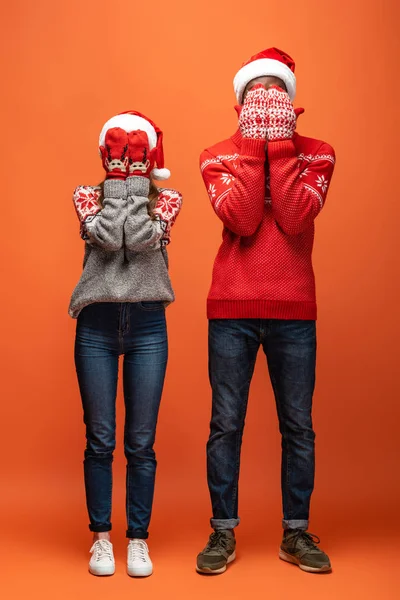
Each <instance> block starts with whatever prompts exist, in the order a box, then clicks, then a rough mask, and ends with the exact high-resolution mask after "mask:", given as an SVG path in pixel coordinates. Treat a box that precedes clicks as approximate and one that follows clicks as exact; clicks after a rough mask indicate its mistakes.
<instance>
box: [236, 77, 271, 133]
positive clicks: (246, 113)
mask: <svg viewBox="0 0 400 600" xmlns="http://www.w3.org/2000/svg"><path fill="white" fill-rule="evenodd" d="M267 106H268V92H267V90H266V89H265V87H264V86H263V85H262V84H261V83H258V84H257V85H255V86H254V87H253V88H251V90H250V91H249V92H248V94H247V95H246V98H245V101H244V104H243V107H242V110H241V111H240V115H239V129H240V132H241V134H242V136H243V137H244V138H251V139H253V140H266V139H267V126H268V112H267Z"/></svg>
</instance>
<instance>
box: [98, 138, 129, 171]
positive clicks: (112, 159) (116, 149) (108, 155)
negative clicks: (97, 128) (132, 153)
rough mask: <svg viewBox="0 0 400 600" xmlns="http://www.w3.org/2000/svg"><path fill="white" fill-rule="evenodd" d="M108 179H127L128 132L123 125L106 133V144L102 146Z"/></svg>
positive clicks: (102, 156) (102, 155) (101, 151)
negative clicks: (122, 127)
mask: <svg viewBox="0 0 400 600" xmlns="http://www.w3.org/2000/svg"><path fill="white" fill-rule="evenodd" d="M100 154H101V158H102V161H103V167H104V169H105V171H106V179H126V175H127V170H128V134H127V133H126V131H124V130H123V129H121V127H113V128H112V129H109V130H108V131H107V133H106V139H105V146H100Z"/></svg>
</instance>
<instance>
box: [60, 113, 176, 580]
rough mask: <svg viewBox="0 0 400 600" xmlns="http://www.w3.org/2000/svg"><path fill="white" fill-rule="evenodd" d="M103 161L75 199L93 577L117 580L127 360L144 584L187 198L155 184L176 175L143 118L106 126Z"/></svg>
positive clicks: (134, 555)
mask: <svg viewBox="0 0 400 600" xmlns="http://www.w3.org/2000/svg"><path fill="white" fill-rule="evenodd" d="M100 154H101V157H102V162H103V167H104V169H105V172H106V177H105V181H104V182H103V184H101V185H100V186H96V187H88V186H84V187H79V188H77V189H76V190H75V193H74V203H75V207H76V211H77V214H78V217H79V220H80V223H81V236H82V237H83V239H84V240H85V242H86V244H85V258H84V267H83V273H82V276H81V278H80V281H79V283H78V285H77V286H76V288H75V290H74V292H73V295H72V299H71V304H70V310H69V312H70V315H71V316H72V317H74V318H77V320H78V321H77V330H76V342H75V363H76V370H77V375H78V381H79V387H80V392H81V397H82V403H83V411H84V421H85V424H86V439H87V445H86V450H85V460H84V473H85V488H86V500H87V508H88V512H89V519H90V525H89V528H90V530H91V531H92V532H93V533H94V540H93V546H92V548H91V553H92V556H91V559H90V563H89V571H90V572H91V573H92V574H93V575H112V574H113V573H114V572H115V562H114V555H113V546H112V544H111V540H110V531H111V494H112V460H113V451H114V448H115V400H116V392H117V379H118V358H119V356H120V355H121V354H123V355H124V365H123V387H124V398H125V408H126V415H125V435H124V448H125V456H126V460H127V477H126V512H127V523H128V528H127V532H126V535H127V537H128V538H129V544H128V559H127V570H128V574H129V575H131V576H138V577H140V576H148V575H151V573H152V562H151V560H150V557H149V551H148V546H147V544H146V541H145V540H146V539H147V537H148V527H149V522H150V516H151V510H152V502H153V493H154V480H155V471H156V459H155V453H154V450H153V444H154V439H155V432H156V423H157V416H158V410H159V405H160V400H161V394H162V389H163V384H164V377H165V370H166V366H167V353H168V349H167V330H166V321H165V307H166V306H167V305H168V304H169V303H170V302H172V301H173V300H174V293H173V290H172V287H171V283H170V279H169V276H168V257H167V250H166V246H167V244H168V243H169V241H170V230H171V227H172V225H173V224H174V222H175V219H176V217H177V215H178V213H179V211H180V208H181V204H182V197H181V195H180V194H179V192H176V191H174V190H170V189H161V188H157V187H156V186H155V185H154V183H153V181H152V179H153V178H154V179H166V178H168V177H169V175H170V173H169V171H168V170H167V169H164V157H163V148H162V132H161V131H160V130H159V129H158V127H156V125H155V124H154V123H153V122H152V121H150V119H147V118H146V117H143V115H140V113H137V112H134V111H130V112H129V113H123V114H121V115H117V116H116V117H113V118H112V119H110V120H109V121H108V122H107V123H106V124H105V126H104V127H103V131H102V132H101V135H100ZM155 164H157V167H158V168H155Z"/></svg>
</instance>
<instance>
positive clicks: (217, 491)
mask: <svg viewBox="0 0 400 600" xmlns="http://www.w3.org/2000/svg"><path fill="white" fill-rule="evenodd" d="M260 346H262V347H263V350H264V352H265V355H266V357H267V362H268V368H269V374H270V379H271V383H272V387H273V390H274V394H275V400H276V407H277V413H278V419H279V428H280V432H281V436H282V474H281V483H282V500H283V527H284V528H285V529H294V528H303V529H307V527H308V518H309V508H310V498H311V494H312V491H313V487H314V439H315V434H314V431H313V427H312V419H311V408H312V397H313V392H314V385H315V361H316V326H315V321H298V320H278V319H215V320H210V322H209V373H210V382H211V387H212V393H213V397H212V418H211V430H210V438H209V440H208V444H207V472H208V486H209V490H210V495H211V502H212V508H213V518H212V519H211V526H212V527H213V528H214V529H230V528H233V527H235V526H236V525H238V523H239V517H238V483H239V468H240V451H241V444H242V436H243V429H244V423H245V417H246V410H247V401H248V395H249V387H250V382H251V379H252V376H253V371H254V366H255V362H256V357H257V353H258V350H259V348H260Z"/></svg>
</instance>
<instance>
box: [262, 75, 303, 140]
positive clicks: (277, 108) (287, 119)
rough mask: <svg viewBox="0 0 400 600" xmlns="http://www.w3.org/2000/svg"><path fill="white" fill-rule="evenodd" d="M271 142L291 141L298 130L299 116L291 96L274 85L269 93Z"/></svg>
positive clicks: (269, 137) (268, 136)
mask: <svg viewBox="0 0 400 600" xmlns="http://www.w3.org/2000/svg"><path fill="white" fill-rule="evenodd" d="M267 110H268V127H267V138H268V141H269V142H279V141H284V140H291V139H292V137H293V134H294V132H295V129H296V121H297V116H296V113H295V110H294V108H293V104H292V102H291V100H290V98H289V94H288V93H287V92H284V91H283V90H282V89H281V88H280V87H278V86H276V85H273V86H271V87H270V88H269V90H268V92H267Z"/></svg>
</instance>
